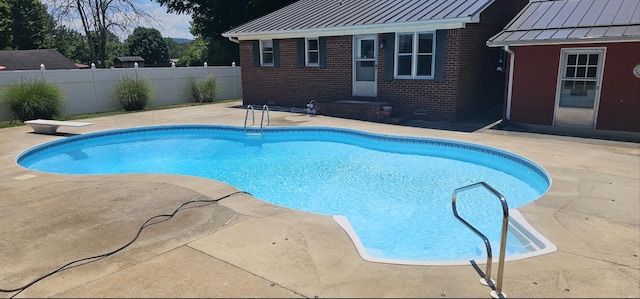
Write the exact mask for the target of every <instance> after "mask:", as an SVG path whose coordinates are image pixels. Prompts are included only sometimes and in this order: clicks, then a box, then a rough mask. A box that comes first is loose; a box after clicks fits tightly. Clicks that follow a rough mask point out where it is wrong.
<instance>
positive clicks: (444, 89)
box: [240, 0, 527, 121]
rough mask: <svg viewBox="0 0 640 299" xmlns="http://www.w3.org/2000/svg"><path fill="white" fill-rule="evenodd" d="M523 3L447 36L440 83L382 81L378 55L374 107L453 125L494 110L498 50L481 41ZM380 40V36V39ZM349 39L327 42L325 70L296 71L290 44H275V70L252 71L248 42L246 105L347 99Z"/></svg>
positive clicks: (510, 1) (502, 1) (506, 4)
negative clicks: (382, 103) (376, 104)
mask: <svg viewBox="0 0 640 299" xmlns="http://www.w3.org/2000/svg"><path fill="white" fill-rule="evenodd" d="M526 3H527V0H496V1H495V2H494V3H493V4H492V5H491V6H490V7H488V8H487V9H486V10H485V11H484V12H483V13H482V14H481V16H480V21H481V23H479V24H468V26H467V28H463V29H455V30H448V32H447V35H446V50H445V51H446V52H445V66H444V67H445V69H444V80H443V81H441V82H435V81H433V80H408V79H394V80H393V81H384V51H385V50H384V49H380V50H379V53H378V101H385V102H389V103H391V105H392V106H393V107H394V111H397V110H402V111H406V112H408V113H414V112H416V111H418V110H422V111H424V112H426V114H425V115H415V117H416V118H422V119H425V120H435V121H455V120H458V119H461V118H464V117H467V116H468V115H469V114H471V113H473V112H478V111H479V110H481V109H483V108H485V107H488V106H491V105H499V104H500V103H501V102H502V99H503V91H504V77H502V76H503V74H500V73H497V72H496V66H497V65H498V59H499V55H500V49H496V48H488V47H486V46H485V43H486V41H487V40H488V39H489V37H491V36H492V35H494V34H496V33H498V32H499V31H500V30H501V29H502V28H503V27H504V26H505V25H506V24H507V22H508V21H509V20H510V19H511V18H512V17H513V16H515V15H516V13H517V12H518V11H519V10H520V9H522V8H523V7H524V5H526ZM378 38H379V40H382V38H383V36H382V35H379V37H378ZM352 43H353V41H352V36H340V37H328V38H327V44H326V45H327V67H326V68H323V69H320V68H317V67H305V68H298V67H297V65H298V63H297V59H298V58H297V44H296V40H295V39H290V40H280V67H278V68H274V67H254V66H253V48H252V43H251V41H242V42H241V43H240V57H241V65H242V82H243V98H244V103H245V104H265V103H268V102H273V103H275V104H276V105H281V106H295V107H304V106H305V105H306V103H308V102H309V101H310V100H316V101H317V102H320V103H321V102H331V101H338V100H345V99H349V98H351V95H352Z"/></svg>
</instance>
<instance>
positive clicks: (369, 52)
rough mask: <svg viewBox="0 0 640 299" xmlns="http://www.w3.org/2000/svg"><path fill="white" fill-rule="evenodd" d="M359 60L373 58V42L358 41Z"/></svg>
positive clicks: (368, 40) (369, 40)
mask: <svg viewBox="0 0 640 299" xmlns="http://www.w3.org/2000/svg"><path fill="white" fill-rule="evenodd" d="M360 54H361V56H360V58H373V57H374V56H373V55H374V54H373V40H371V39H365V40H361V41H360Z"/></svg>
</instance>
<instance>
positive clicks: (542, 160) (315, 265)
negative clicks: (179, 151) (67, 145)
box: [0, 102, 640, 298]
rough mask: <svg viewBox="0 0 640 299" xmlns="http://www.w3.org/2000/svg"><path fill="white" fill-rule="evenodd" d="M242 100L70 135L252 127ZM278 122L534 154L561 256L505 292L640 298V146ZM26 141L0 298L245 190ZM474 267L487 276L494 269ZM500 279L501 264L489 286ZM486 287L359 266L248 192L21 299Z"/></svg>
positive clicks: (294, 215) (18, 147) (10, 159)
mask: <svg viewBox="0 0 640 299" xmlns="http://www.w3.org/2000/svg"><path fill="white" fill-rule="evenodd" d="M237 104H239V103H237V102H234V103H224V104H213V105H205V106H193V107H185V108H175V109H167V110H155V111H146V112H140V113H133V114H123V115H116V116H108V117H99V118H92V119H87V120H83V121H88V122H92V123H93V124H94V125H93V126H90V127H82V128H63V129H61V131H63V132H68V133H71V134H83V133H89V132H96V131H104V130H111V129H119V128H130V127H140V126H150V125H165V124H186V123H188V124H195V123H204V124H225V125H236V126H242V124H243V121H244V116H245V111H244V110H243V109H237V108H230V107H231V106H233V105H237ZM270 116H271V125H272V126H300V125H304V126H310V125H312V126H328V127H344V128H351V129H355V130H362V131H367V132H375V133H381V134H390V135H405V136H419V137H433V138H443V139H451V140H458V141H466V142H472V143H477V144H482V145H487V146H492V147H496V148H500V149H504V150H507V151H511V152H514V153H516V154H519V155H522V156H524V157H526V158H528V159H531V160H533V161H535V162H537V163H538V164H539V165H541V166H542V167H544V168H545V169H546V170H547V171H548V172H549V173H550V175H551V177H552V180H553V183H552V186H551V188H550V190H549V191H548V192H547V193H546V194H545V195H543V196H542V197H541V198H540V199H538V200H536V201H534V202H533V203H531V204H528V205H526V206H524V207H521V208H519V209H518V210H519V211H520V212H521V213H522V215H523V216H524V217H525V218H526V219H527V220H528V222H529V223H530V224H531V225H532V226H533V227H535V228H536V229H537V230H538V231H539V232H540V233H542V234H543V235H544V236H546V237H547V238H548V239H550V240H551V241H552V242H553V243H554V244H555V245H556V246H557V247H558V250H557V251H556V252H554V253H551V254H546V255H543V256H538V257H533V258H528V259H523V260H517V261H509V262H507V263H506V264H505V269H504V281H503V291H504V292H505V293H506V294H507V296H508V297H511V298H518V297H528V298H533V297H539V298H542V297H546V298H549V297H555V298H560V297H573V298H578V297H636V298H637V297H640V257H639V255H640V144H638V143H629V142H615V141H603V140H593V139H584V138H573V137H557V136H550V135H540V134H532V133H521V132H506V131H498V130H490V129H482V130H478V131H476V132H472V133H464V132H455V131H447V130H434V129H425V128H415V127H406V126H397V125H385V124H378V123H369V122H363V121H356V120H348V119H338V118H332V117H326V116H310V115H305V114H296V113H286V112H273V111H272V112H271V115H270ZM258 118H259V117H258ZM31 132H32V130H31V128H29V127H28V126H21V127H14V128H5V129H0V161H1V162H0V215H2V216H1V217H0V235H1V236H2V242H0V264H1V265H2V267H0V289H10V288H15V287H19V286H22V285H24V284H26V283H28V282H29V281H31V280H33V279H35V278H37V277H38V276H40V275H42V274H45V273H47V272H49V271H51V270H53V269H55V268H57V267H59V266H61V265H63V264H65V263H67V262H69V261H72V260H75V259H78V258H83V257H88V256H93V255H97V254H102V253H106V252H109V251H111V250H115V249H116V248H118V247H120V246H122V245H124V244H125V243H126V242H128V241H129V240H130V239H131V238H132V237H133V236H134V234H135V233H136V231H137V229H138V227H139V226H140V225H141V224H142V223H143V222H144V221H145V220H146V219H147V218H149V217H151V216H154V215H157V214H161V213H171V212H172V211H173V210H174V209H175V208H176V207H177V206H178V205H179V204H181V203H182V202H185V201H188V200H191V199H217V198H220V197H222V196H225V195H227V194H230V193H232V192H235V191H238V190H237V189H235V188H233V187H231V186H229V185H226V184H224V183H221V182H216V181H211V180H207V179H203V178H198V177H188V176H174V175H144V174H130V175H84V176H81V175H59V174H50V173H41V172H37V171H31V170H28V169H25V168H23V167H21V166H19V165H17V164H16V162H15V159H16V157H17V156H18V155H19V154H20V153H21V152H23V151H24V150H26V149H28V148H30V147H32V146H35V145H38V144H41V143H44V142H48V141H52V140H57V139H61V138H65V136H52V135H41V134H33V133H31ZM507 200H508V199H507ZM494 252H497V249H494ZM494 261H497V256H494ZM478 262H479V263H481V262H483V261H478ZM479 266H480V268H481V269H482V270H484V264H480V265H479ZM496 273H497V264H494V268H493V278H494V279H495V276H496ZM479 278H480V276H479V274H478V273H477V272H476V271H475V269H474V268H473V267H472V266H471V265H464V266H407V265H391V264H378V263H371V262H367V261H364V260H363V259H362V258H360V256H359V255H358V253H357V252H356V249H355V247H354V245H353V243H352V242H351V240H350V239H349V238H348V236H347V235H346V233H345V232H344V231H343V230H342V229H341V228H340V227H339V226H338V225H337V224H336V223H335V222H334V221H333V220H332V219H331V217H330V216H323V215H316V214H309V213H304V212H298V211H293V210H290V209H286V208H281V207H277V206H273V205H271V204H267V203H265V202H262V201H260V200H258V199H255V198H253V197H251V196H249V195H244V194H239V195H233V196H231V197H229V198H226V199H223V200H221V201H220V202H219V203H217V204H209V205H203V206H200V207H197V208H196V207H195V206H191V207H190V208H187V209H184V210H182V211H180V212H179V213H178V214H177V215H176V216H175V217H174V218H172V219H170V220H167V221H161V222H156V223H154V224H153V225H150V226H149V227H148V228H147V229H145V230H144V231H143V232H142V234H141V235H140V238H139V239H138V240H137V241H136V242H135V243H133V244H132V245H131V246H130V247H127V248H126V249H124V250H122V251H120V252H118V253H116V254H114V255H112V256H109V257H106V258H102V259H99V260H97V261H95V262H91V263H87V264H84V265H79V266H75V267H72V268H70V269H67V270H64V271H62V272H60V273H57V274H54V275H52V276H50V277H47V278H44V279H43V280H41V281H40V282H38V283H36V284H34V285H33V286H31V287H29V288H27V289H26V290H25V291H23V292H22V293H20V294H18V295H17V296H16V297H311V298H313V297H319V298H323V297H369V298H371V297H438V298H445V297H449V298H457V297H475V298H482V297H489V292H490V291H491V289H490V288H488V287H485V286H482V285H481V284H480V283H479V282H478V281H479ZM13 294H14V293H0V297H10V296H11V295H13Z"/></svg>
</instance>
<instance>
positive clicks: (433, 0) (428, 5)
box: [397, 0, 438, 22]
mask: <svg viewBox="0 0 640 299" xmlns="http://www.w3.org/2000/svg"><path fill="white" fill-rule="evenodd" d="M437 2H438V1H437V0H430V1H424V2H423V3H422V5H420V6H419V7H420V8H419V9H416V11H415V12H414V13H412V14H409V13H408V14H407V15H405V16H404V17H402V18H399V19H397V20H398V21H399V22H407V21H409V20H415V19H419V17H418V16H419V15H422V14H424V13H425V12H427V11H431V10H432V9H433V8H434V7H435V6H436V4H437Z"/></svg>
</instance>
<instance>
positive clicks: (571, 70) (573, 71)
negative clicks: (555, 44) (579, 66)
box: [565, 67, 576, 78]
mask: <svg viewBox="0 0 640 299" xmlns="http://www.w3.org/2000/svg"><path fill="white" fill-rule="evenodd" d="M575 76H576V68H575V67H567V72H566V74H565V77H567V78H573V77H575Z"/></svg>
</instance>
